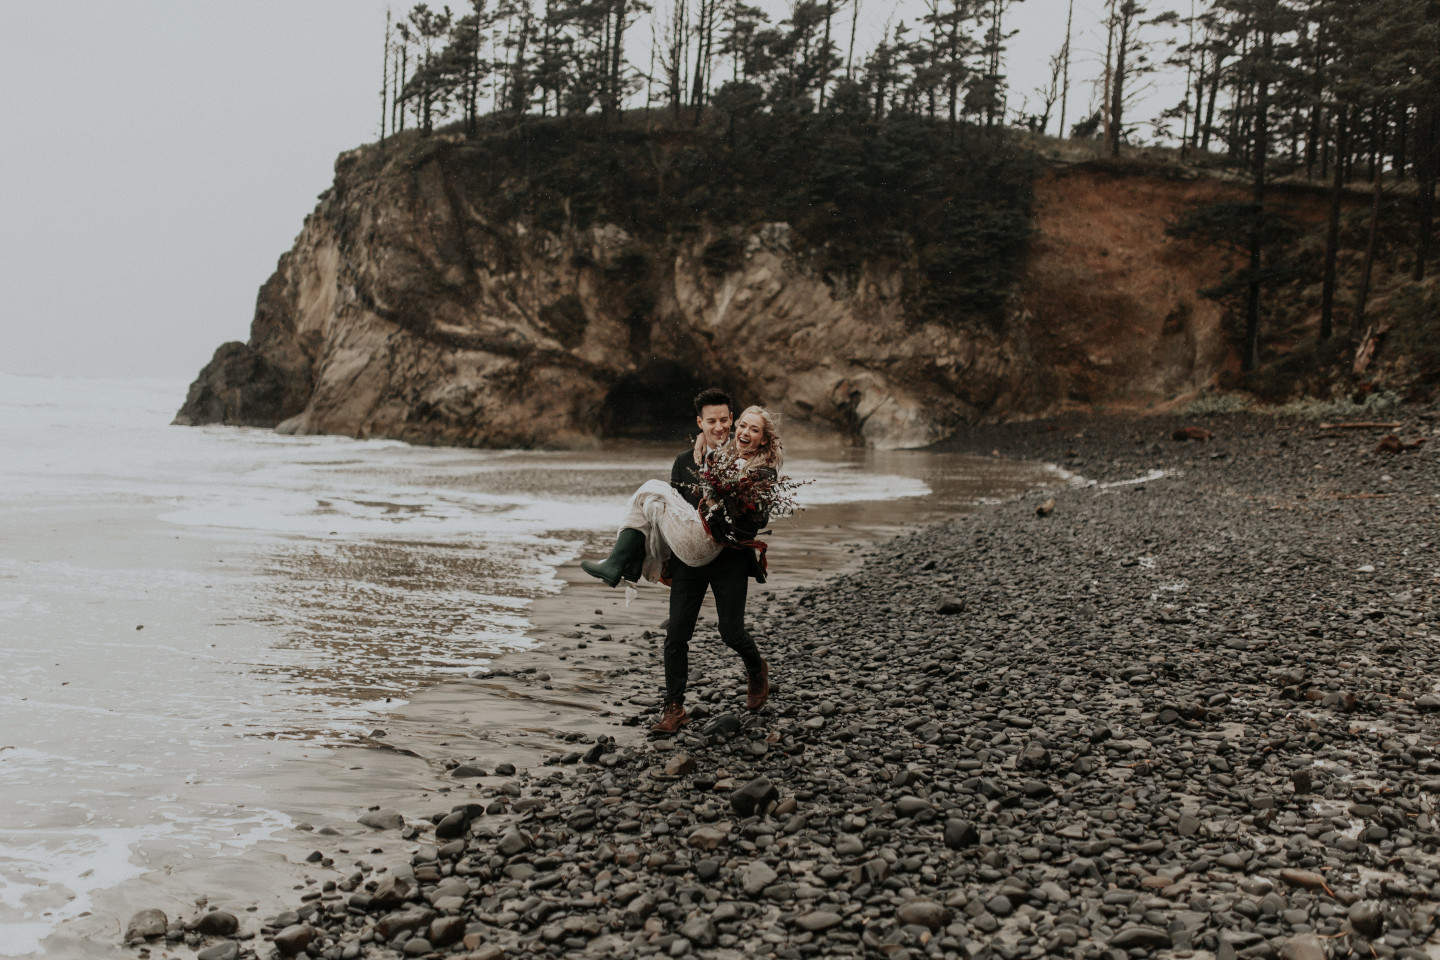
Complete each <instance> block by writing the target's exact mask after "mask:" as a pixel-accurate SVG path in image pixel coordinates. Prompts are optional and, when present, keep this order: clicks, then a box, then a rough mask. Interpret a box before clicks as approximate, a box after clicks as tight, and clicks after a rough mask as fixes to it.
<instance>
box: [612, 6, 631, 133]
mask: <svg viewBox="0 0 1440 960" xmlns="http://www.w3.org/2000/svg"><path fill="white" fill-rule="evenodd" d="M614 2H615V29H614V31H613V32H612V33H611V41H610V110H611V112H612V113H613V114H614V115H615V121H616V122H617V123H618V122H620V119H621V114H620V92H621V91H620V87H621V83H620V67H621V64H623V63H624V62H625V61H624V58H623V57H622V56H621V47H622V45H623V43H624V40H625V8H626V6H627V3H626V0H614Z"/></svg>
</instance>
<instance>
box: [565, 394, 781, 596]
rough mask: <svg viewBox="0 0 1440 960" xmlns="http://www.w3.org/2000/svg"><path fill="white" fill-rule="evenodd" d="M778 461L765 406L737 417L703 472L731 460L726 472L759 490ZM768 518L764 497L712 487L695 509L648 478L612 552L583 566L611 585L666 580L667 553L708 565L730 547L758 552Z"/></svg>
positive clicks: (740, 483) (772, 475)
mask: <svg viewBox="0 0 1440 960" xmlns="http://www.w3.org/2000/svg"><path fill="white" fill-rule="evenodd" d="M783 460H784V451H783V448H782V446H781V443H780V436H779V434H777V433H776V432H775V418H774V417H773V416H772V414H771V413H770V412H769V411H768V410H766V409H765V408H764V407H747V408H746V409H745V412H744V413H742V414H740V419H739V420H737V421H735V435H734V436H733V437H732V438H731V439H730V441H729V442H728V443H726V444H725V445H724V446H723V447H721V448H720V449H719V450H716V451H715V452H713V453H711V454H709V456H708V457H707V460H706V464H704V465H702V474H703V472H704V470H705V467H706V466H708V467H709V468H711V469H715V468H717V467H721V466H724V465H728V464H731V463H733V468H732V469H733V472H732V473H731V475H730V476H731V478H732V479H734V480H735V481H737V485H738V486H741V487H748V488H751V489H754V488H755V487H756V486H757V485H758V486H759V487H761V488H763V487H764V486H765V485H766V484H768V483H771V482H773V481H774V480H775V479H776V477H777V475H778V474H779V471H780V466H781V464H782V462H783ZM769 520H770V509H769V507H768V505H766V504H765V503H763V502H760V503H756V502H753V501H752V502H751V503H748V504H747V503H744V502H740V501H731V500H727V499H726V498H722V497H720V496H719V495H718V493H712V494H711V495H710V496H709V497H707V498H702V499H701V501H700V507H699V509H698V510H697V509H696V508H695V507H694V506H692V505H691V504H690V503H689V502H688V501H687V500H686V499H685V497H684V495H683V494H682V493H681V491H679V490H677V489H675V488H674V487H672V486H671V485H670V484H669V483H667V482H666V481H664V480H647V481H645V483H643V484H641V486H640V489H639V490H636V491H635V494H634V496H632V497H631V498H630V505H629V507H628V508H627V509H626V511H625V518H624V520H623V521H622V522H621V524H620V532H619V534H618V535H617V536H616V538H615V547H614V549H612V550H611V551H610V556H609V557H607V558H605V559H604V560H602V561H600V562H599V563H595V562H592V561H590V560H586V561H583V562H582V563H581V564H580V567H581V569H583V570H584V571H585V572H586V573H588V574H590V575H591V576H592V577H597V578H599V579H601V580H603V581H605V583H606V584H607V585H608V586H611V587H613V586H615V585H616V584H618V583H619V582H620V581H621V580H629V581H632V582H635V581H638V580H639V579H640V578H641V577H642V576H643V577H644V578H645V579H646V580H650V581H652V582H655V583H660V582H667V581H665V580H664V577H663V574H662V573H661V570H662V568H663V567H664V564H665V561H666V560H668V559H669V558H670V557H671V556H672V555H673V556H674V557H676V558H677V559H678V560H680V561H681V562H682V563H685V564H686V565H688V566H691V567H703V566H705V565H706V564H708V563H710V562H711V561H713V560H714V559H715V558H716V557H718V556H719V555H720V551H721V550H724V549H725V548H726V547H727V546H729V547H759V548H760V549H761V551H762V557H763V550H764V545H763V544H761V543H759V542H758V541H756V539H755V537H756V535H757V534H758V533H759V532H760V530H761V529H763V528H764V526H765V524H766V523H768V522H769ZM762 562H763V560H762Z"/></svg>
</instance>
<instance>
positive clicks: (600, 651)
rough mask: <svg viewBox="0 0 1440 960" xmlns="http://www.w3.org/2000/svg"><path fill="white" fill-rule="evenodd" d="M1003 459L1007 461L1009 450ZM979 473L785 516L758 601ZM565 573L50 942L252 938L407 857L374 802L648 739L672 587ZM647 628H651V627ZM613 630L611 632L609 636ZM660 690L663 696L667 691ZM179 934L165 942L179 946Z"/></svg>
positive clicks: (427, 812) (928, 512)
mask: <svg viewBox="0 0 1440 960" xmlns="http://www.w3.org/2000/svg"><path fill="white" fill-rule="evenodd" d="M900 456H902V458H903V456H904V455H900ZM971 466H972V467H973V466H978V468H979V470H980V473H981V474H982V475H984V474H986V471H988V470H990V467H989V465H988V463H980V464H977V465H971ZM968 469H969V468H968V467H967V470H968ZM999 469H1000V471H1001V475H1003V474H1004V471H1005V469H1006V465H1004V464H1002V465H1000V467H999ZM1012 469H1013V468H1012ZM1047 475H1048V473H1047V471H1045V470H1043V469H1031V468H1029V467H1026V468H1024V469H1023V470H1021V471H1020V474H1019V477H1020V478H1019V479H1016V480H1014V481H1013V483H1015V484H1018V486H1016V487H1014V489H1022V488H1028V487H1029V486H1030V485H1031V484H1032V483H1033V482H1034V481H1035V479H1036V478H1037V477H1043V476H1047ZM942 480H943V478H942ZM972 482H974V481H973V480H966V481H964V482H963V483H951V482H950V481H949V480H943V482H937V485H938V486H939V487H941V488H942V489H941V490H937V491H935V492H932V494H931V496H929V497H926V498H915V499H913V500H908V501H888V502H880V504H879V505H881V506H882V515H881V520H883V521H884V522H876V521H875V520H874V519H873V517H872V516H871V515H872V514H873V513H874V508H875V507H876V506H877V504H875V503H868V504H840V505H833V506H819V507H813V508H811V509H809V510H807V511H806V513H805V515H804V517H803V519H801V520H800V521H798V522H796V523H795V524H794V525H793V526H790V525H787V526H780V527H777V529H776V532H775V535H774V538H773V539H772V543H773V544H774V545H775V549H772V561H773V563H772V574H773V575H772V577H771V578H770V581H769V583H768V584H766V585H763V586H758V585H755V584H753V583H752V584H751V603H750V606H751V609H752V610H753V609H755V608H756V606H757V605H763V604H764V603H765V602H766V598H767V597H774V596H776V595H778V594H779V593H783V592H786V591H789V590H793V589H796V588H798V587H799V586H800V585H802V584H808V583H811V582H814V581H815V580H816V579H817V578H818V577H820V576H824V575H828V574H829V573H833V572H835V571H838V570H840V569H842V568H843V567H844V566H845V565H846V564H848V563H851V562H853V558H854V557H855V556H856V552H857V551H859V550H862V549H863V548H864V545H865V544H866V543H868V542H869V541H870V540H871V538H872V537H873V536H875V535H876V534H877V533H879V534H880V535H890V534H893V533H894V532H897V531H900V530H902V529H909V528H913V527H915V526H918V525H920V524H922V523H923V522H925V521H926V520H928V519H929V518H930V517H931V516H933V515H934V514H935V513H936V512H948V511H949V510H951V509H953V504H952V503H951V500H953V499H955V498H960V499H964V498H965V497H967V496H969V494H968V493H967V492H966V490H968V486H967V484H969V483H972ZM981 482H993V478H991V479H982V481H981ZM951 487H954V489H950V488H951ZM942 493H943V496H942ZM945 498H950V499H948V500H947V499H945ZM942 500H944V501H945V502H940V501H942ZM887 503H888V506H884V504H887ZM557 575H558V576H559V577H560V578H561V579H563V580H565V581H566V586H565V587H564V588H563V589H562V590H561V591H559V592H557V593H553V594H547V595H543V596H541V597H539V598H538V599H536V600H535V601H534V602H533V603H532V605H531V607H530V608H529V609H528V611H527V617H528V619H529V620H530V621H531V624H532V626H531V628H530V629H529V630H527V632H526V636H527V638H529V639H531V640H533V641H534V645H533V646H531V647H529V648H524V649H515V650H510V651H506V652H504V653H502V654H499V655H497V656H495V657H494V658H492V661H491V669H492V670H493V671H494V672H493V673H491V674H488V675H486V676H483V677H476V678H465V679H442V680H440V681H438V682H435V683H433V684H430V685H427V686H426V687H424V688H422V689H420V690H419V691H416V692H414V693H413V694H412V695H411V696H410V698H409V700H407V701H406V702H405V703H404V704H403V705H401V706H399V707H398V708H397V709H394V710H392V711H387V712H385V713H380V714H376V715H375V717H374V724H373V725H374V727H375V731H376V733H375V734H372V736H370V737H367V738H362V739H361V741H360V742H358V743H347V744H341V745H335V746H316V747H310V746H308V745H306V744H304V743H301V744H287V745H285V746H283V747H282V749H283V750H285V751H286V752H287V754H288V755H291V756H292V760H290V761H286V762H284V763H282V764H280V765H279V766H278V767H277V769H275V770H274V771H272V772H270V773H269V774H268V775H267V778H266V780H265V783H268V784H273V785H275V786H277V787H279V788H280V791H281V794H282V795H284V796H286V797H288V798H289V800H288V801H287V802H285V803H283V804H281V805H280V806H279V807H278V809H279V810H283V811H285V812H286V815H287V816H285V817H282V819H285V820H287V821H288V822H287V823H286V824H283V825H282V826H281V827H280V829H279V830H278V832H274V833H272V835H271V836H270V837H269V838H268V839H264V840H261V841H260V842H258V843H256V844H254V846H253V847H252V848H251V849H249V850H248V851H246V852H245V853H243V854H242V855H241V856H239V857H233V858H229V859H230V860H231V861H233V862H225V863H221V862H220V861H213V862H208V863H207V862H205V861H203V860H194V861H192V860H190V859H189V857H188V854H187V856H186V860H185V861H184V862H180V861H176V862H170V863H164V864H163V865H162V864H161V863H160V862H158V861H157V860H156V859H155V858H154V857H153V856H152V857H151V858H150V860H149V862H150V863H151V864H154V865H155V866H156V867H159V868H160V869H158V870H153V869H152V872H150V873H147V874H146V875H145V876H143V877H141V878H140V879H139V880H136V881H127V882H126V883H125V884H123V885H122V887H121V888H116V889H105V890H100V891H95V892H92V895H91V901H92V902H91V908H90V911H89V915H88V916H83V917H81V918H80V919H78V920H71V921H67V922H66V923H65V924H64V925H63V926H62V927H61V929H60V931H59V932H58V933H57V934H56V935H53V936H52V937H50V938H47V940H46V942H45V944H46V946H47V947H48V949H49V950H50V951H51V955H65V956H96V957H98V956H104V955H108V951H109V949H110V947H109V946H108V945H110V944H115V943H117V942H119V941H120V940H122V939H123V933H124V930H125V927H126V921H127V920H128V919H129V918H130V917H131V916H132V915H133V914H134V913H136V912H138V911H140V910H143V909H146V908H150V907H154V906H157V905H159V906H161V907H163V908H165V910H166V913H167V917H168V920H169V922H170V926H171V929H172V931H174V932H176V933H177V934H178V933H179V932H180V929H181V925H183V923H185V922H186V921H193V920H194V919H195V918H196V916H198V914H199V911H200V910H203V909H215V908H217V907H218V908H220V909H223V910H226V911H228V912H232V913H233V914H235V915H236V916H237V917H238V918H239V920H240V923H239V933H238V934H237V936H240V937H243V939H241V940H239V941H238V942H239V943H242V944H244V945H246V946H247V947H248V946H251V945H254V944H255V941H254V938H255V937H257V936H260V935H261V934H262V930H263V921H264V920H265V918H267V917H274V916H283V915H284V914H285V913H286V912H288V910H289V909H290V908H291V907H293V904H292V903H290V902H289V899H290V897H291V896H293V894H290V892H289V890H288V889H287V888H290V887H297V888H304V887H306V886H307V885H309V884H313V883H315V882H316V877H317V874H316V873H315V869H316V868H315V863H316V862H318V863H320V864H321V866H323V867H329V865H330V864H334V865H335V867H334V869H336V870H339V869H340V868H341V867H342V866H343V865H346V864H356V863H361V862H363V863H364V864H365V865H366V867H367V868H374V869H384V870H396V869H402V870H403V868H404V865H405V862H406V861H407V860H408V859H409V855H410V854H409V851H410V850H411V849H413V843H412V842H411V841H410V840H408V839H406V838H405V837H404V836H397V835H396V834H393V833H389V834H371V833H370V831H368V830H367V829H366V828H364V827H360V826H359V825H357V824H356V822H355V821H356V818H357V817H358V816H359V815H360V814H362V813H363V812H365V809H366V808H367V807H371V806H379V807H384V808H388V809H395V810H397V811H399V812H401V814H402V815H403V816H404V817H405V818H406V819H407V820H408V821H410V822H413V823H417V824H418V825H420V826H422V827H425V826H428V823H427V822H426V820H425V818H427V817H430V816H432V815H434V814H437V813H443V812H446V811H448V810H449V808H450V806H451V805H453V803H455V802H459V800H460V799H461V798H462V797H465V796H470V795H472V793H473V791H474V790H475V788H477V787H482V786H485V785H489V786H491V787H492V788H493V787H494V785H496V784H499V783H502V782H504V781H505V780H506V779H508V778H505V777H501V776H497V775H496V767H497V766H498V765H500V764H502V763H510V764H512V765H513V766H514V767H516V768H517V769H518V770H519V771H520V776H526V775H533V774H535V773H541V772H549V771H551V770H553V769H556V768H551V767H547V766H546V765H545V761H546V760H547V759H549V760H554V759H556V758H558V757H561V756H563V755H564V754H566V753H568V752H571V750H572V745H571V743H569V742H567V740H566V739H565V738H566V737H572V738H573V737H581V736H583V737H585V738H586V739H593V737H594V735H595V734H596V733H597V732H603V733H604V734H605V735H607V736H611V737H614V738H616V740H617V741H623V742H627V743H629V742H641V741H643V738H644V736H645V727H648V722H646V723H644V724H643V725H639V726H626V725H623V724H622V721H623V720H625V719H627V718H631V717H632V715H633V714H635V712H636V711H637V710H649V709H651V708H650V707H647V706H646V704H647V703H648V702H649V701H650V700H651V699H652V691H651V686H652V685H653V684H656V683H657V682H658V678H659V677H660V654H659V648H660V644H661V631H660V629H659V628H660V626H661V624H662V623H663V621H664V619H665V617H666V613H667V611H666V604H667V600H668V591H666V590H663V589H661V588H659V587H657V586H653V585H650V586H646V587H643V588H642V589H641V590H640V592H639V596H638V597H637V599H636V601H635V602H634V603H633V604H632V605H631V606H630V607H628V608H627V607H626V606H625V605H624V599H623V598H624V592H623V590H613V591H612V590H609V589H606V588H603V587H600V586H599V585H598V582H597V581H594V580H592V579H591V578H589V577H588V576H585V575H584V574H583V573H582V572H581V571H580V570H579V566H578V559H576V560H572V561H571V562H570V563H568V564H566V565H564V566H563V567H562V568H561V569H560V570H559V571H558V573H557ZM647 631H648V632H649V633H651V634H652V636H650V637H648V638H646V637H645V634H646V633H647ZM606 636H608V637H609V638H610V639H601V638H602V637H606ZM707 643H708V644H713V645H714V646H716V647H719V646H720V645H719V643H718V639H717V638H716V637H715V636H714V614H713V604H712V603H711V602H710V601H709V600H707V603H706V608H705V611H704V612H702V616H701V622H700V629H699V631H698V632H697V638H696V644H695V645H696V646H697V647H699V646H702V645H704V644H707ZM736 669H737V671H738V667H737V668H736ZM542 676H544V679H542ZM653 699H654V702H655V703H657V704H658V696H655V697H653ZM582 749H583V748H582ZM461 764H470V765H472V766H476V767H479V768H480V769H483V770H484V771H485V772H486V773H488V774H490V776H489V777H486V778H464V779H456V778H453V777H451V776H450V775H449V774H450V772H451V770H452V769H453V768H455V767H456V766H458V765H461ZM558 769H561V770H565V771H567V772H568V771H571V770H573V769H574V768H573V767H570V766H568V765H562V766H561V767H559V768H558ZM301 783H308V784H310V786H309V787H307V788H305V790H304V792H303V795H302V794H297V793H296V790H297V787H298V785H299V784H301ZM307 857H308V858H314V862H307ZM277 880H278V881H279V882H277ZM196 895H205V896H202V897H201V899H202V900H203V901H204V902H203V903H202V904H193V903H191V901H192V900H194V899H195V896H196ZM207 898H208V899H207ZM187 904H189V906H187ZM182 943H183V941H173V942H171V943H170V944H169V946H170V948H171V949H181V950H183V949H184V947H183V946H182V945H181V944H182ZM57 951H58V953H57Z"/></svg>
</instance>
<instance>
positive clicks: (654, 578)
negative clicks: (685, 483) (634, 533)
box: [620, 480, 724, 583]
mask: <svg viewBox="0 0 1440 960" xmlns="http://www.w3.org/2000/svg"><path fill="white" fill-rule="evenodd" d="M626 527H630V528H633V529H635V530H639V531H640V532H641V533H643V534H645V563H644V565H643V567H642V571H641V572H642V575H643V576H644V577H645V579H646V580H649V581H650V582H652V583H658V582H659V581H660V568H661V567H662V566H664V564H665V561H666V560H668V559H670V557H671V555H672V554H673V555H674V556H675V557H677V558H678V559H679V560H680V562H682V563H684V564H687V565H688V566H692V567H703V566H705V565H706V564H707V563H709V562H710V561H712V560H714V559H715V558H716V557H718V556H720V551H721V550H723V549H724V547H722V546H720V545H719V544H718V543H716V542H715V541H714V540H711V539H710V536H709V534H707V533H706V532H705V525H704V524H703V523H702V522H701V520H700V511H698V510H696V509H695V508H694V507H692V506H691V505H690V504H689V503H687V502H686V500H685V498H684V497H682V496H681V495H680V491H679V490H676V489H675V488H674V487H672V486H670V484H669V483H667V482H666V481H664V480H647V481H645V483H643V484H642V485H641V486H640V489H639V490H636V491H635V495H634V496H633V497H631V498H630V505H629V506H628V507H627V508H626V510H625V519H624V520H622V521H621V523H620V528H621V529H622V530H623V529H625V528H626Z"/></svg>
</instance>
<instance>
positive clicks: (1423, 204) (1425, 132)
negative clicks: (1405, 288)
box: [1413, 104, 1440, 283]
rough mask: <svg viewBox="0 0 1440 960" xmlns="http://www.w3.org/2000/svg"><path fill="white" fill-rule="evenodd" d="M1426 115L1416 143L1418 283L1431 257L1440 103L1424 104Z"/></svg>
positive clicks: (1416, 274) (1424, 113)
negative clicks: (1418, 195)
mask: <svg viewBox="0 0 1440 960" xmlns="http://www.w3.org/2000/svg"><path fill="white" fill-rule="evenodd" d="M1419 116H1420V117H1422V118H1423V124H1422V126H1421V129H1420V131H1417V140H1416V144H1415V158H1416V160H1417V161H1419V166H1417V167H1416V172H1415V179H1416V180H1417V181H1418V185H1419V187H1420V204H1419V207H1420V209H1419V218H1420V223H1419V225H1418V226H1419V229H1418V230H1417V231H1416V238H1415V272H1414V274H1413V276H1414V278H1415V282H1416V283H1419V282H1420V281H1421V280H1424V279H1425V267H1426V265H1425V261H1427V260H1428V259H1430V240H1431V235H1432V231H1433V230H1434V222H1435V179H1436V172H1437V171H1436V167H1437V165H1440V164H1437V159H1440V158H1437V157H1436V146H1437V144H1436V139H1437V136H1436V135H1437V133H1440V131H1437V129H1436V128H1437V126H1440V105H1436V104H1426V105H1424V106H1422V107H1421V111H1420V114H1419Z"/></svg>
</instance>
